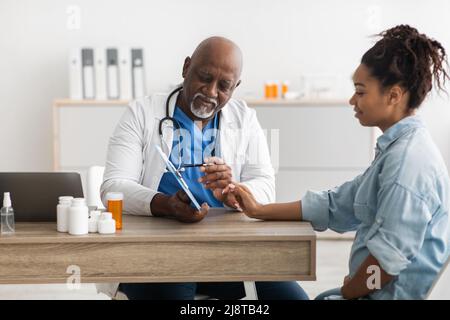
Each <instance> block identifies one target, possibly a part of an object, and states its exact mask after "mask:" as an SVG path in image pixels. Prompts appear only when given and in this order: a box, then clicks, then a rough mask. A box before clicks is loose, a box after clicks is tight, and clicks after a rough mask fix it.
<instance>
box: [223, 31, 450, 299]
mask: <svg viewBox="0 0 450 320" xmlns="http://www.w3.org/2000/svg"><path fill="white" fill-rule="evenodd" d="M380 36H381V39H380V40H379V41H378V42H377V43H376V44H375V45H374V46H373V47H372V48H370V49H369V50H368V51H367V52H366V53H365V54H364V55H363V57H362V59H361V64H360V65H359V66H358V68H357V69H356V71H355V73H354V76H353V81H354V85H355V93H354V95H353V96H352V97H351V99H350V104H351V105H352V106H353V107H354V111H355V117H356V118H357V119H358V120H359V122H360V123H361V125H363V126H376V127H379V128H380V129H381V130H382V131H383V135H382V136H380V137H379V138H378V140H377V146H376V156H375V159H374V160H373V162H372V164H371V166H370V167H369V168H368V169H367V170H366V171H365V172H364V173H363V174H362V175H359V176H357V177H356V178H355V179H354V180H352V181H349V182H346V183H344V184H343V185H341V186H339V187H336V188H334V189H331V190H328V191H323V192H314V191H308V192H307V193H306V195H305V196H304V197H303V198H302V199H301V201H296V202H292V203H280V204H269V205H261V204H259V203H257V202H256V201H255V200H254V198H253V196H252V194H251V193H250V192H249V190H248V189H247V188H246V187H245V186H243V185H239V184H232V185H229V186H228V187H227V188H226V189H225V190H224V192H233V193H234V194H235V196H236V198H237V200H238V202H239V205H240V206H241V208H242V209H243V210H244V212H245V213H246V214H247V215H248V216H249V217H252V218H258V219H263V220H305V221H310V222H311V223H312V225H313V227H314V229H315V230H318V231H323V230H325V229H327V228H330V229H332V230H335V231H337V232H341V233H342V232H346V231H352V230H356V231H357V232H356V237H355V241H354V243H353V246H352V251H351V255H350V262H349V275H348V276H346V277H345V279H344V284H343V286H342V287H341V288H338V289H333V290H330V291H328V292H326V293H323V294H321V295H320V296H319V297H318V298H319V299H324V298H327V297H328V298H329V297H331V296H336V295H337V296H340V297H343V298H344V299H356V298H367V299H421V298H424V297H425V296H426V294H427V292H428V290H429V289H430V287H431V285H432V282H433V280H434V279H435V276H436V275H437V273H438V272H439V270H440V268H441V267H442V266H443V264H444V263H445V261H446V259H447V258H448V255H449V250H448V248H449V244H450V243H449V241H450V240H449V237H450V233H449V229H450V224H449V208H450V180H449V177H448V171H447V168H446V167H445V164H444V161H443V159H442V157H441V155H440V153H439V151H438V149H437V148H436V146H435V144H434V143H433V141H432V139H431V137H430V134H429V133H428V131H427V129H426V128H425V125H424V123H423V121H422V120H421V118H420V117H419V116H417V115H415V112H416V110H417V109H418V108H419V106H420V105H421V103H422V102H423V100H424V99H425V97H426V96H427V94H428V93H429V92H430V90H431V88H432V84H433V80H434V83H435V84H437V86H438V88H439V89H441V90H442V89H443V86H444V84H445V80H446V79H448V75H447V72H446V70H445V67H446V63H447V60H446V53H445V50H444V48H443V47H442V46H441V44H440V43H439V42H437V41H436V40H432V39H430V38H428V37H427V36H426V35H424V34H420V33H419V32H418V31H417V30H416V29H415V28H412V27H410V26H407V25H399V26H396V27H394V28H392V29H389V30H387V31H384V32H382V33H381V34H380ZM374 277H376V278H374Z"/></svg>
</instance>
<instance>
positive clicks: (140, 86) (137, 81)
mask: <svg viewBox="0 0 450 320" xmlns="http://www.w3.org/2000/svg"><path fill="white" fill-rule="evenodd" d="M131 67H132V69H131V75H132V87H133V98H139V97H143V96H145V80H144V54H143V49H131Z"/></svg>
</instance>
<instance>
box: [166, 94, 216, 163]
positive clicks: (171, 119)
mask: <svg viewBox="0 0 450 320" xmlns="http://www.w3.org/2000/svg"><path fill="white" fill-rule="evenodd" d="M182 90H183V86H180V87H178V88H176V89H174V90H173V91H172V92H171V93H170V94H169V96H168V97H167V99H166V116H165V117H164V118H162V119H161V120H160V121H159V125H158V133H159V137H160V139H161V146H162V144H163V143H164V144H165V145H166V147H167V150H170V149H171V148H170V147H169V145H168V144H167V143H166V142H165V140H164V137H163V125H164V122H171V124H172V127H173V128H175V129H177V130H180V129H181V125H180V123H179V122H178V121H177V119H175V118H174V117H171V116H170V101H171V99H172V97H173V96H174V95H175V94H177V93H179V92H180V91H182ZM219 126H220V111H219V112H218V113H217V135H216V137H215V139H214V149H213V150H212V152H211V156H215V155H216V149H217V140H218V139H219V133H220V130H219ZM178 143H180V141H178ZM169 157H170V154H169ZM177 171H184V168H183V167H182V165H181V149H180V147H178V167H177Z"/></svg>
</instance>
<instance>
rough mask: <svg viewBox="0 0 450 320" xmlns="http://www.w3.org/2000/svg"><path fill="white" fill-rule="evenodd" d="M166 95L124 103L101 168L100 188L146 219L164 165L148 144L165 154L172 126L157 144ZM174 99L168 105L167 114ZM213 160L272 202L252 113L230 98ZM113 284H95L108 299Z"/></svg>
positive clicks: (266, 158)
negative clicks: (113, 193)
mask: <svg viewBox="0 0 450 320" xmlns="http://www.w3.org/2000/svg"><path fill="white" fill-rule="evenodd" d="M167 97H168V95H167V94H155V95H152V96H148V97H145V98H142V99H138V100H135V101H133V102H132V103H130V105H129V107H128V109H127V110H126V112H125V113H124V115H123V116H122V118H121V120H120V121H119V123H118V125H117V127H116V129H115V131H114V133H113V135H112V137H111V138H110V140H109V145H108V153H107V160H106V168H105V173H104V176H103V183H102V186H101V188H100V193H101V198H102V201H103V203H104V204H105V206H106V201H105V196H106V193H107V192H110V191H120V192H123V193H124V204H123V205H124V207H123V210H124V213H128V214H135V215H151V210H150V202H151V200H152V199H153V197H154V196H155V194H156V193H157V189H158V186H159V183H160V181H161V178H162V175H163V173H164V171H165V165H164V162H163V160H162V159H161V158H160V156H159V154H158V153H157V150H156V149H155V148H154V145H159V146H161V147H162V149H163V150H164V152H166V154H170V150H168V148H171V147H172V139H173V127H172V125H171V122H170V121H164V123H163V138H164V141H165V143H161V137H160V135H159V132H158V126H159V121H160V120H161V119H162V118H164V117H165V116H166V107H165V104H166V99H167ZM175 101H176V97H172V99H171V101H170V104H169V111H170V116H172V115H173V112H174V108H175ZM219 126H220V127H219V128H220V133H219V138H218V148H217V149H218V150H219V151H218V152H217V153H216V154H217V156H220V157H221V158H222V159H224V161H225V163H226V164H227V165H229V166H230V167H231V169H232V174H233V180H234V181H236V182H240V183H242V184H245V185H246V186H247V187H248V188H249V189H250V190H251V191H252V193H253V195H254V196H255V198H256V200H257V201H258V202H260V203H270V202H274V201H275V177H274V170H273V167H272V164H271V161H270V155H269V150H268V147H267V141H266V138H265V135H264V132H263V130H262V129H261V126H260V124H259V122H258V120H257V118H256V112H255V110H253V109H250V108H249V107H248V106H247V105H246V103H245V102H244V101H239V100H235V99H230V101H229V102H228V103H227V105H226V106H225V107H224V108H223V109H222V111H221V116H220V124H219ZM117 286H118V284H108V285H97V288H98V290H99V291H102V292H105V293H106V294H108V295H110V296H114V295H115V293H116V291H117Z"/></svg>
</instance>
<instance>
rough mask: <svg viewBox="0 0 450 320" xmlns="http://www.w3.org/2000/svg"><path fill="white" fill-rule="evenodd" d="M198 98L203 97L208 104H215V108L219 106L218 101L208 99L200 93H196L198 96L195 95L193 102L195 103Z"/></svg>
mask: <svg viewBox="0 0 450 320" xmlns="http://www.w3.org/2000/svg"><path fill="white" fill-rule="evenodd" d="M198 97H201V98H202V99H204V100H206V101H208V102H210V103H213V104H214V108H215V107H217V105H218V104H219V103H218V102H217V99H214V98H210V97H207V96H205V95H204V94H203V93H200V92H198V93H196V94H195V95H194V97H193V98H192V101H194V100H195V99H197V98H198Z"/></svg>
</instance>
